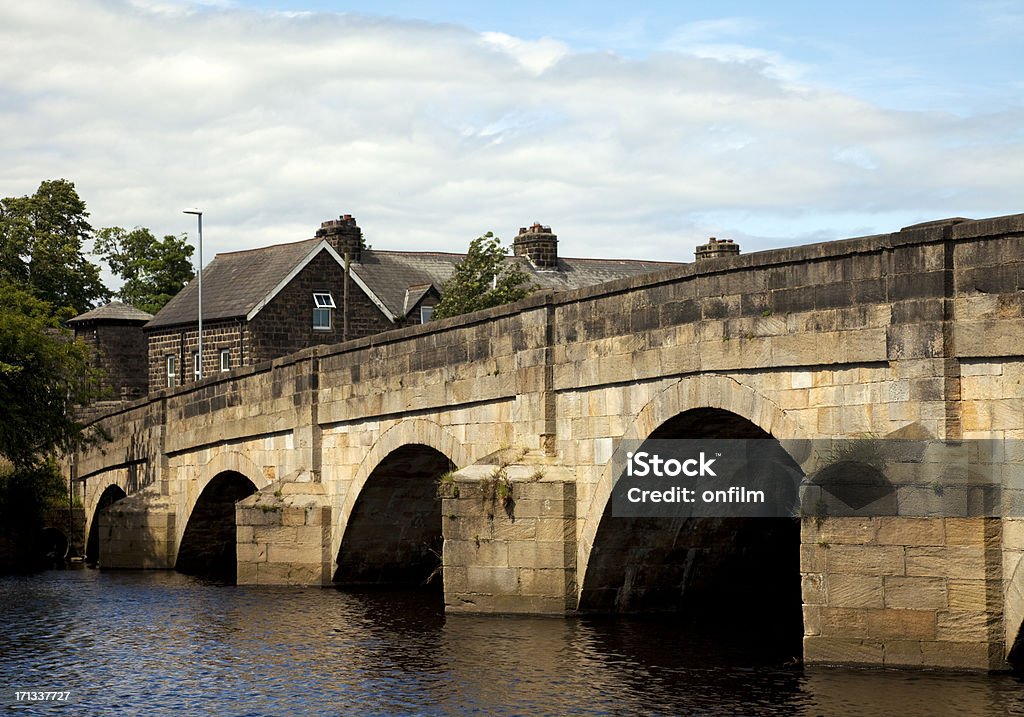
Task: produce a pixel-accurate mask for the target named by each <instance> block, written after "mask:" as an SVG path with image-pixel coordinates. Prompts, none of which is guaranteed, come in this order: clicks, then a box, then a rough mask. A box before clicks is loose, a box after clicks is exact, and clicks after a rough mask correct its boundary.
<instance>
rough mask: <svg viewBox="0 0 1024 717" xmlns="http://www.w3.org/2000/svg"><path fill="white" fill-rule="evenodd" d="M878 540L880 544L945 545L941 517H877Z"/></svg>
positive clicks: (944, 532) (944, 533)
mask: <svg viewBox="0 0 1024 717" xmlns="http://www.w3.org/2000/svg"><path fill="white" fill-rule="evenodd" d="M878 520H879V524H878V542H879V544H881V545H911V546H922V545H945V544H946V531H945V526H944V525H943V520H942V518H879V519H878Z"/></svg>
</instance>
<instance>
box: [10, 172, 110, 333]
mask: <svg viewBox="0 0 1024 717" xmlns="http://www.w3.org/2000/svg"><path fill="white" fill-rule="evenodd" d="M88 216H89V212H87V211H86V209H85V202H83V201H82V199H81V198H80V197H79V196H78V192H77V191H75V185H74V183H73V182H69V181H68V180H66V179H54V180H48V181H44V182H42V183H41V184H40V185H39V189H37V190H36V193H35V194H33V195H32V196H30V197H6V198H4V199H0V279H3V280H6V281H9V282H12V283H15V284H17V285H19V286H24V287H26V288H27V289H29V290H30V291H31V292H32V293H33V294H34V295H35V296H37V297H38V298H40V299H42V300H43V301H45V302H47V303H49V304H51V305H52V306H54V307H57V308H64V307H71V308H72V309H73V310H74V312H75V313H76V314H77V313H81V312H83V311H86V310H87V309H89V308H90V307H92V306H93V305H94V304H95V303H96V302H97V301H100V300H106V299H108V298H109V297H110V292H109V291H108V290H107V288H106V287H105V286H103V282H102V281H101V280H100V270H99V267H97V266H96V265H95V264H93V263H92V262H90V261H89V260H88V259H86V257H85V255H84V254H83V253H82V247H83V245H84V244H85V242H86V241H88V240H89V239H90V238H91V237H92V226H91V225H90V224H89V221H88V219H87V217H88Z"/></svg>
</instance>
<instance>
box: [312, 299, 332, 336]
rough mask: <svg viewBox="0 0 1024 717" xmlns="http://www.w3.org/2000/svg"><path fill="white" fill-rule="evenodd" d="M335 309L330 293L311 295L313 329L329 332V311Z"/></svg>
mask: <svg viewBox="0 0 1024 717" xmlns="http://www.w3.org/2000/svg"><path fill="white" fill-rule="evenodd" d="M334 308H336V307H335V305H334V297H333V296H331V294H330V292H327V291H323V292H320V291H318V292H314V294H313V328H314V329H323V330H329V329H330V328H331V309H334Z"/></svg>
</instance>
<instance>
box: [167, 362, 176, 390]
mask: <svg viewBox="0 0 1024 717" xmlns="http://www.w3.org/2000/svg"><path fill="white" fill-rule="evenodd" d="M177 377H178V357H177V356H168V357H167V385H168V387H170V386H173V385H174V381H175V379H176V378H177Z"/></svg>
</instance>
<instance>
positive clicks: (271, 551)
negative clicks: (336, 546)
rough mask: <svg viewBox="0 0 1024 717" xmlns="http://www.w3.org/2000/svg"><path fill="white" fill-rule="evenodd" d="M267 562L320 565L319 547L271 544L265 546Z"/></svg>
mask: <svg viewBox="0 0 1024 717" xmlns="http://www.w3.org/2000/svg"><path fill="white" fill-rule="evenodd" d="M267 562H270V563H281V564H289V563H295V564H302V563H314V562H315V563H316V564H317V565H319V564H320V545H319V544H317V545H314V546H309V545H298V544H294V543H293V544H290V545H289V544H282V545H278V544H271V545H269V546H267Z"/></svg>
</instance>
